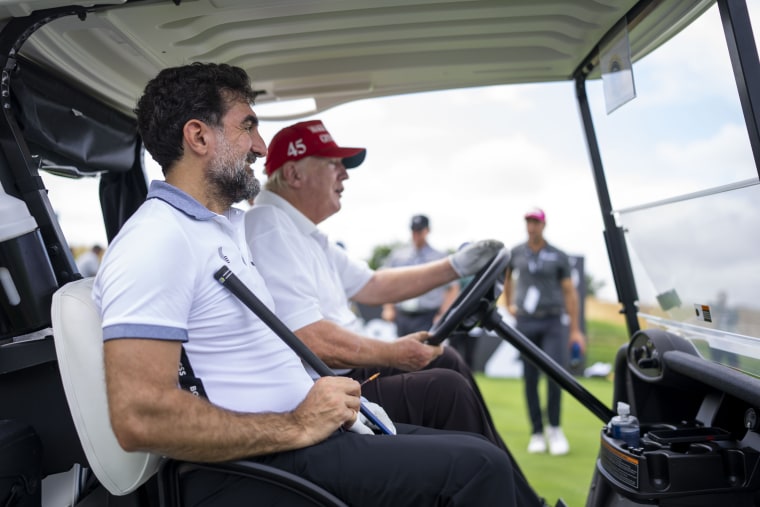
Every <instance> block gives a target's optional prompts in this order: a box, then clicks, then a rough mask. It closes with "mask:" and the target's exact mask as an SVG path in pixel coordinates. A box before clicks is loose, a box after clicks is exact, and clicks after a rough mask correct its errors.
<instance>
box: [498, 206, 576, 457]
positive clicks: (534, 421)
mask: <svg viewBox="0 0 760 507" xmlns="http://www.w3.org/2000/svg"><path fill="white" fill-rule="evenodd" d="M525 227H526V230H527V232H528V241H526V242H525V243H522V244H520V245H517V246H516V247H514V248H513V249H512V252H511V257H510V259H509V264H508V265H507V271H506V276H505V279H504V297H505V299H506V303H507V308H508V309H509V312H510V313H511V314H512V315H514V316H515V317H516V318H517V329H518V330H519V331H520V332H522V333H523V334H524V335H525V336H526V337H527V338H528V339H530V340H531V341H532V342H533V343H535V344H536V345H538V346H539V347H540V348H541V349H542V350H543V351H544V352H546V353H547V354H549V356H551V357H552V359H554V360H555V361H557V363H559V364H560V365H562V366H566V365H567V363H568V355H569V354H568V352H569V344H570V343H577V344H578V346H579V347H580V348H581V350H583V349H585V337H584V336H583V333H582V332H581V329H580V322H579V316H578V294H577V292H576V290H575V286H574V285H573V281H572V278H571V271H570V262H569V260H568V257H567V255H566V254H565V253H564V252H563V251H561V250H560V249H558V248H556V247H554V246H553V245H550V244H549V243H548V242H547V241H546V240H545V239H544V227H546V214H545V213H544V211H543V210H542V209H540V208H533V209H531V210H529V211H528V212H527V213H526V214H525ZM513 273H519V276H518V277H517V284H516V287H515V291H514V292H513V291H512V286H513V283H512V274H513ZM565 316H567V318H569V325H568V323H567V322H566V320H565ZM568 338H569V342H568ZM523 377H524V379H525V398H526V401H527V404H528V413H529V415H530V422H531V426H532V434H531V437H530V441H529V443H528V452H529V453H542V452H546V450H547V445H546V444H547V442H548V444H549V449H548V450H549V453H550V454H552V455H561V454H567V453H568V452H569V451H570V445H569V443H568V441H567V439H566V438H565V435H564V433H563V432H562V428H561V427H560V396H561V393H562V391H561V389H560V387H559V386H558V385H557V384H556V383H555V382H553V381H552V380H551V379H549V380H548V382H547V391H548V400H547V416H548V419H549V426H548V427H547V428H546V431H544V423H543V415H542V411H541V402H540V399H539V396H538V377H539V371H538V368H536V367H535V366H534V365H533V364H532V363H531V362H530V361H523Z"/></svg>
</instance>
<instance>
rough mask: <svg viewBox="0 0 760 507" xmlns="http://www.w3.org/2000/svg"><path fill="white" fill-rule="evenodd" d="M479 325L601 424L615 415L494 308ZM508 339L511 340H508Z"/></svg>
mask: <svg viewBox="0 0 760 507" xmlns="http://www.w3.org/2000/svg"><path fill="white" fill-rule="evenodd" d="M480 324H481V326H483V327H485V328H486V329H489V330H491V331H494V332H496V333H497V334H498V335H499V336H501V338H502V339H504V340H506V341H507V342H509V343H510V344H511V345H513V346H514V347H515V348H517V350H519V351H520V353H521V354H522V355H523V357H525V358H527V359H528V360H529V361H531V362H532V363H533V364H535V365H536V366H537V367H538V368H539V369H540V370H541V371H543V372H545V373H546V374H547V375H548V376H550V377H551V378H552V380H554V381H555V382H556V383H557V384H559V385H560V386H561V387H562V388H563V389H565V390H566V391H567V392H569V393H570V394H571V395H572V396H573V397H574V398H575V399H577V400H578V401H579V402H580V403H581V404H583V406H584V407H586V408H588V409H589V410H590V411H591V412H593V413H594V415H596V416H597V417H598V418H599V419H600V420H601V421H602V422H604V423H605V424H606V423H607V422H608V421H609V420H610V419H612V417H613V416H614V415H615V414H614V413H613V412H612V410H610V409H609V408H608V407H606V406H605V405H604V404H603V403H602V402H601V401H599V400H598V399H597V398H596V397H595V396H594V395H593V394H591V393H590V392H589V391H587V390H586V388H584V387H583V386H582V385H581V384H580V383H579V382H578V381H577V380H576V379H575V378H574V377H573V376H572V375H571V374H570V372H568V371H567V370H566V369H565V368H563V367H562V366H560V365H559V364H558V363H557V362H556V361H555V360H554V359H552V358H551V357H549V356H548V355H546V354H545V353H543V351H542V350H541V349H540V348H538V346H537V345H536V344H535V343H533V342H532V341H530V340H529V339H528V338H527V337H526V336H525V335H523V334H522V333H520V332H519V331H517V330H516V329H513V328H512V327H510V326H508V325H506V324H505V323H504V321H503V320H502V317H501V314H499V312H498V311H497V310H496V308H492V309H491V310H490V311H488V312H486V315H485V318H484V320H483V321H482V322H481V323H480ZM509 338H513V339H512V340H509Z"/></svg>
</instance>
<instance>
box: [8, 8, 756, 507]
mask: <svg viewBox="0 0 760 507" xmlns="http://www.w3.org/2000/svg"><path fill="white" fill-rule="evenodd" d="M749 4H752V2H749V1H747V0H584V1H579V0H532V1H524V0H501V1H497V0H462V1H442V2H434V1H392V2H370V1H365V0H357V1H343V0H324V1H322V0H317V1H315V0H311V1H310V0H293V1H289V2H276V1H260V0H226V1H215V0H192V1H184V2H183V1H181V0H175V1H174V2H169V1H148V0H145V1H139V0H132V1H130V0H114V1H105V2H102V3H99V4H92V3H88V2H82V3H70V2H68V1H67V0H32V1H28V2H18V3H8V2H3V3H1V4H0V68H1V69H0V72H1V74H0V103H1V104H2V115H1V116H0V152H1V156H0V186H1V187H2V192H0V307H1V309H2V311H0V505H6V506H39V505H44V506H57V505H77V506H86V505H105V504H114V505H127V506H140V507H142V506H153V505H181V497H182V488H183V482H182V477H183V474H184V473H185V471H187V470H189V469H192V468H193V467H219V468H224V469H225V470H227V471H228V473H231V474H245V475H249V476H255V477H258V478H260V480H261V483H262V488H273V487H276V488H281V490H282V495H283V498H284V503H285V504H287V505H343V503H342V502H341V500H340V499H337V498H335V497H333V496H332V495H331V494H330V493H329V492H326V491H324V490H322V489H321V488H319V487H317V486H315V485H314V484H310V483H308V481H305V480H303V479H302V478H300V477H297V476H294V475H292V474H285V473H282V472H280V471H278V470H276V469H271V468H268V467H256V466H252V465H250V464H247V463H245V462H239V463H227V464H216V465H209V464H203V463H183V462H177V461H173V460H169V459H165V458H163V457H160V456H155V455H151V454H149V453H124V452H123V451H122V450H121V449H120V448H119V447H118V444H115V440H114V439H113V435H112V434H111V432H110V426H109V424H108V419H107V409H106V406H105V394H104V390H103V386H102V367H101V364H102V363H101V362H100V361H101V356H100V355H99V354H102V351H101V350H100V348H99V347H97V346H93V344H95V345H97V344H98V343H99V341H98V340H99V336H98V333H99V325H98V324H99V323H98V318H97V314H93V309H92V306H91V302H90V301H89V298H88V297H87V295H88V287H89V286H88V283H91V280H89V279H83V278H82V277H81V275H80V274H79V272H78V269H77V266H76V264H75V262H74V257H73V254H72V252H71V249H70V245H69V241H68V240H67V237H66V235H65V234H64V232H63V229H62V227H61V224H60V223H59V221H58V218H57V216H56V213H55V203H54V202H51V200H50V198H49V195H48V189H47V188H46V184H45V182H46V181H48V178H52V177H69V178H75V179H82V180H85V181H92V178H93V177H94V178H97V181H98V185H99V186H98V194H99V202H100V210H98V211H99V213H101V214H102V217H103V223H104V227H105V231H106V234H107V237H108V239H109V240H111V239H112V238H113V237H115V235H116V234H117V233H118V231H119V229H120V228H121V226H122V225H123V224H124V222H125V221H126V220H127V219H128V218H129V217H130V216H131V214H132V213H133V212H134V211H135V210H136V209H137V207H139V205H140V204H141V203H142V202H143V200H144V198H145V195H146V193H147V180H146V156H145V153H144V150H143V148H142V143H141V140H140V138H139V136H138V135H137V133H136V130H135V120H134V115H133V112H132V109H133V107H134V105H135V102H136V100H137V98H138V96H139V95H140V93H141V91H142V89H143V87H144V85H145V83H146V82H147V81H148V80H149V79H150V78H152V77H153V76H154V75H155V74H156V73H157V72H158V71H159V70H160V69H162V68H165V67H168V66H173V65H179V64H184V63H188V62H192V61H215V62H227V63H231V64H234V65H238V66H241V67H243V68H245V69H246V70H247V71H248V72H249V74H250V76H251V77H252V80H253V83H254V86H255V89H256V90H259V96H258V98H257V104H260V105H261V106H262V109H263V106H265V105H267V104H270V103H276V102H283V101H287V100H291V99H305V98H309V99H311V100H312V101H313V109H312V110H311V111H309V112H308V114H314V113H315V112H316V113H318V112H321V111H325V110H327V109H330V108H333V107H335V106H338V105H341V104H345V103H348V102H351V101H355V100H359V99H371V98H375V97H384V96H389V95H398V94H405V93H414V92H422V91H434V90H446V89H454V88H464V87H475V86H486V85H509V84H521V83H549V82H557V81H568V82H572V83H574V85H575V95H576V99H577V107H578V110H579V116H580V120H581V124H582V128H583V132H584V134H585V140H586V145H587V151H588V155H589V161H590V171H591V174H592V175H593V180H594V184H595V191H596V195H597V197H598V201H599V211H600V214H601V219H602V224H603V234H604V240H605V245H606V247H607V253H608V257H609V264H610V267H611V271H612V274H613V277H614V282H615V289H616V295H617V299H618V302H619V304H620V311H621V314H622V315H623V317H624V319H625V322H626V326H627V330H628V333H629V335H630V341H629V342H628V343H627V344H626V345H625V346H623V347H622V348H621V349H620V350H619V351H618V353H617V356H616V357H615V360H614V379H615V380H614V394H613V399H611V400H598V399H597V398H595V397H594V396H593V395H591V394H590V393H588V392H587V391H586V390H585V389H584V388H583V386H581V385H580V384H579V383H578V382H577V381H576V380H575V379H574V378H573V377H572V376H570V375H568V374H567V373H566V372H565V371H564V370H562V368H560V367H559V366H558V365H557V364H556V363H554V362H553V361H552V360H551V359H549V358H548V357H546V356H545V355H543V354H542V353H541V351H540V350H537V349H536V348H535V347H534V346H532V344H531V343H530V342H529V341H528V340H526V339H525V338H524V337H523V336H522V335H521V334H520V333H519V332H517V331H515V330H514V329H513V328H511V327H509V326H508V325H506V324H505V323H504V322H503V321H502V320H501V318H500V317H499V316H498V312H496V311H495V308H494V305H495V294H494V287H495V286H496V285H497V284H496V281H497V279H498V278H499V276H500V275H501V271H502V270H503V262H504V257H503V256H497V257H496V258H495V259H494V261H493V262H492V263H491V265H489V266H487V267H486V268H485V269H484V270H483V271H482V272H481V273H480V274H479V276H478V277H477V279H476V280H475V281H474V282H473V283H471V285H470V286H468V290H467V291H464V292H463V294H462V296H460V299H459V300H458V301H457V303H456V304H455V305H454V306H453V307H452V309H451V311H450V312H449V314H448V315H447V316H446V318H445V319H444V320H443V321H441V323H440V324H439V325H438V326H437V327H436V329H434V331H435V333H434V334H435V335H436V336H437V338H439V339H443V338H445V336H446V335H447V334H448V333H449V332H452V331H454V330H455V329H457V328H468V327H471V326H475V325H479V326H481V327H484V328H486V329H489V330H492V331H494V332H496V333H497V334H499V335H500V336H501V337H503V338H504V339H506V340H507V341H509V342H510V343H512V345H514V346H515V347H517V348H518V349H519V350H520V351H521V352H522V353H523V354H524V355H525V356H526V357H527V358H528V359H529V360H532V361H534V362H535V363H536V364H538V365H539V366H540V367H541V368H542V369H543V370H544V371H545V372H546V373H547V375H549V376H551V377H552V378H553V379H555V380H556V381H557V382H559V383H560V385H562V386H563V387H564V388H565V389H566V390H567V392H568V393H569V394H570V395H572V396H574V397H576V398H577V399H578V400H579V401H580V402H581V403H582V404H583V405H584V406H585V407H587V408H588V409H589V411H590V412H591V413H593V414H594V415H596V416H597V417H598V419H599V423H600V424H599V425H598V426H597V427H594V428H589V431H594V432H595V433H598V435H599V456H598V460H597V462H596V464H595V469H594V474H593V479H592V482H591V484H589V492H588V496H587V502H586V505H587V506H588V507H612V506H621V507H625V506H635V505H660V506H663V507H668V506H685V505H690V506H712V505H718V504H725V505H732V506H734V505H735V506H756V505H760V477H759V475H760V471H759V470H758V469H759V468H760V467H758V464H759V463H758V462H759V459H760V436H759V435H758V413H757V411H758V410H760V379H759V378H758V377H759V376H760V307H759V306H758V297H757V296H758V295H759V294H758V289H757V287H758V286H759V285H760V284H758V282H759V281H760V276H759V275H758V272H759V271H758V268H757V264H758V262H757V261H758V257H759V256H760V248H759V247H760V245H758V242H757V239H756V238H757V237H758V235H757V230H758V220H759V219H760V209H759V208H758V207H759V206H760V204H759V203H760V195H759V192H760V186H759V185H758V184H759V183H760V181H758V179H759V178H758V177H759V175H760V128H759V126H760V63H759V62H758V52H757V44H756V42H755V36H754V34H753V31H752V26H751V23H750V19H751V14H752V10H751V9H752V8H755V9H756V8H757V7H758V6H757V5H749ZM694 31H697V34H698V35H699V36H700V37H702V38H703V39H704V38H707V40H710V41H711V42H712V44H710V45H709V49H710V51H707V52H701V53H699V54H696V55H695V61H696V63H695V61H691V60H690V61H688V62H687V61H680V62H679V61H672V60H669V59H668V56H667V55H668V51H669V48H671V47H673V46H674V45H678V44H684V42H682V41H683V40H684V39H683V37H686V36H689V34H691V33H693V32H694ZM686 40H694V39H686ZM679 65H680V66H687V67H689V68H690V69H691V70H693V73H692V74H690V79H688V80H686V81H683V80H682V81H672V80H671V74H670V72H671V71H672V70H674V68H675V67H676V66H679ZM700 72H701V73H700ZM634 76H635V86H634V80H633V78H634ZM713 79H714V80H715V81H716V82H719V84H716V85H715V89H716V90H719V93H716V96H715V97H712V96H711V97H702V96H698V97H695V102H694V104H693V106H692V107H690V108H688V110H672V109H669V108H668V103H669V97H670V98H671V100H672V97H673V96H675V95H688V94H690V93H695V91H694V90H695V89H694V87H693V85H694V83H695V82H700V83H704V82H705V81H708V80H713ZM302 114H306V113H302ZM259 115H260V117H261V120H262V121H263V122H265V121H267V120H290V119H294V118H297V117H299V116H298V115H296V114H293V113H288V114H281V115H277V114H275V113H272V114H270V115H269V116H267V115H265V114H261V113H259ZM641 119H644V120H645V121H646V122H647V123H646V125H647V128H646V130H647V132H646V134H652V135H644V134H645V132H643V131H642V130H641V127H638V129H639V130H636V129H635V128H633V127H632V125H633V124H634V120H641ZM547 121H551V119H550V118H548V120H547ZM652 138H655V139H656V142H652V141H651V140H652ZM717 141H723V142H722V143H718V142H717ZM635 185H639V186H642V185H644V186H646V188H647V192H646V194H643V195H646V197H645V198H643V199H642V198H641V197H639V196H640V195H642V194H641V193H638V194H637V196H636V197H635V198H634V197H633V195H632V194H633V193H632V192H629V191H628V190H629V189H630V188H632V187H633V186H635ZM582 226H583V225H582V224H581V225H579V227H582ZM618 402H625V403H627V404H628V405H629V406H630V407H631V411H632V413H633V414H634V415H636V417H637V418H638V419H639V421H640V423H641V427H640V430H639V434H638V437H639V438H638V442H637V443H635V444H630V443H627V442H626V441H624V440H622V439H619V438H616V437H614V436H613V435H612V433H611V432H610V431H608V429H607V428H606V427H605V425H606V424H607V422H608V421H609V420H610V419H611V418H612V416H613V415H614V414H613V411H612V407H615V406H616V405H617V403H618ZM538 493H539V494H541V492H540V491H539V492H538Z"/></svg>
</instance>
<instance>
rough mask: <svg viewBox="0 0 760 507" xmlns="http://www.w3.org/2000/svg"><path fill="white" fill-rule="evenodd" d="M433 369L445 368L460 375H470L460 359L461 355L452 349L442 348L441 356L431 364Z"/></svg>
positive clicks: (464, 363) (465, 364)
mask: <svg viewBox="0 0 760 507" xmlns="http://www.w3.org/2000/svg"><path fill="white" fill-rule="evenodd" d="M431 366H432V367H434V368H446V369H448V370H454V371H457V372H460V373H462V374H467V375H469V374H470V367H469V366H467V363H466V362H465V360H464V359H463V358H462V356H461V354H459V352H457V351H456V349H454V348H453V347H444V348H443V354H441V355H440V356H438V357H437V358H435V360H434V361H433V362H432V363H431Z"/></svg>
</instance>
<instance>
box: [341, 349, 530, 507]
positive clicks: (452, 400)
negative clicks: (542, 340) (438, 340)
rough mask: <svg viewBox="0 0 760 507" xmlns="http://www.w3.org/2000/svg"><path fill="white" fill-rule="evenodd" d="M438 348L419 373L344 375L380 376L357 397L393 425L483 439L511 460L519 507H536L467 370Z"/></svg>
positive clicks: (357, 372) (358, 376) (452, 353)
mask: <svg viewBox="0 0 760 507" xmlns="http://www.w3.org/2000/svg"><path fill="white" fill-rule="evenodd" d="M443 350H444V352H443V354H441V355H440V356H439V357H438V358H436V359H435V360H434V361H432V362H431V363H430V364H429V365H428V366H427V367H426V368H425V369H423V370H419V371H415V372H405V371H402V370H398V369H395V368H356V369H354V370H351V371H350V372H349V373H348V374H347V376H349V377H351V378H353V379H355V380H358V381H359V382H361V381H362V380H365V379H367V378H369V377H370V376H371V375H372V374H374V373H377V372H380V376H379V377H378V378H377V379H375V380H373V381H372V382H368V383H367V384H364V385H363V386H362V395H363V396H364V397H365V398H367V399H368V400H370V401H373V402H375V403H377V404H379V405H380V406H381V407H383V409H384V410H385V411H386V413H387V414H388V416H389V417H390V418H391V420H392V421H393V422H394V423H397V422H398V423H406V424H414V425H418V426H426V427H428V428H437V429H443V430H455V431H466V432H470V433H477V434H479V435H482V436H484V437H486V438H487V439H488V440H490V441H491V443H493V444H494V445H496V446H497V447H498V448H500V449H501V450H502V451H504V452H505V453H506V454H507V455H508V456H509V458H510V462H512V467H513V471H514V473H515V479H514V481H515V484H516V486H515V487H516V490H517V494H518V499H520V501H521V503H520V504H519V505H524V506H530V505H541V504H540V503H539V504H536V503H533V499H534V498H535V493H533V490H532V488H531V487H530V486H529V485H528V482H527V480H526V479H525V477H524V476H523V474H522V472H521V471H520V469H519V467H518V466H517V464H516V463H515V462H514V459H513V457H512V454H511V453H510V452H509V449H508V448H507V445H506V444H505V443H504V440H502V438H501V436H500V435H499V433H498V431H497V430H496V426H495V425H494V423H493V419H492V418H491V413H490V412H489V411H488V407H487V406H486V402H485V400H484V399H483V395H482V394H481V392H480V389H479V388H478V385H477V383H476V382H475V378H474V377H473V375H472V372H471V371H470V368H469V367H468V366H467V364H466V363H465V362H464V360H463V359H462V357H461V356H460V355H459V353H458V352H457V351H456V350H454V349H452V348H451V347H444V349H443Z"/></svg>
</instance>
